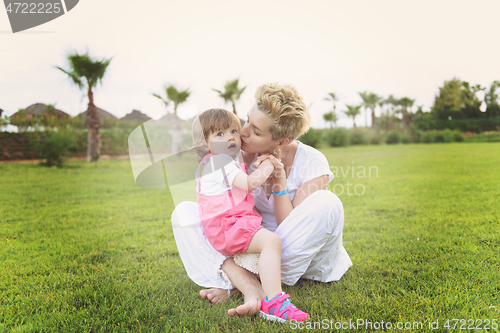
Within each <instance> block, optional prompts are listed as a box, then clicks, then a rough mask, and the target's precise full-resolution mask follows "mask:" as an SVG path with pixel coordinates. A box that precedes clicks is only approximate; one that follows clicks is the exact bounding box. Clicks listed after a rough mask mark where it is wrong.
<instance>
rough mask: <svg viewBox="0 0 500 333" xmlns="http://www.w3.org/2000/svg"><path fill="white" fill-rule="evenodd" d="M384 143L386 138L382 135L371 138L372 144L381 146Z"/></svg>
mask: <svg viewBox="0 0 500 333" xmlns="http://www.w3.org/2000/svg"><path fill="white" fill-rule="evenodd" d="M383 141H384V137H383V136H382V135H381V134H380V133H376V134H373V135H371V136H370V144H372V145H379V144H381V143H382V142H383Z"/></svg>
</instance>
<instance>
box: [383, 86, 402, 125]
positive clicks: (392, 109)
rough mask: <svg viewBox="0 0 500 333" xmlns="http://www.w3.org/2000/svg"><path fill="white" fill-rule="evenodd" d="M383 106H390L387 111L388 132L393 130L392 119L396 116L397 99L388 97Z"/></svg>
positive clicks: (391, 96)
mask: <svg viewBox="0 0 500 333" xmlns="http://www.w3.org/2000/svg"><path fill="white" fill-rule="evenodd" d="M385 104H387V105H390V107H389V108H388V109H387V111H388V113H390V114H389V131H392V130H393V129H394V122H393V117H394V115H395V114H396V106H398V105H399V99H397V98H395V97H394V96H393V95H389V97H387V99H386V100H385Z"/></svg>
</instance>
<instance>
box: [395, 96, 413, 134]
mask: <svg viewBox="0 0 500 333" xmlns="http://www.w3.org/2000/svg"><path fill="white" fill-rule="evenodd" d="M414 103H415V100H414V99H411V98H408V97H402V98H400V99H399V105H401V107H402V108H403V120H404V123H405V129H406V132H408V133H409V132H410V115H409V114H408V108H410V109H411V108H412V107H413V104H414Z"/></svg>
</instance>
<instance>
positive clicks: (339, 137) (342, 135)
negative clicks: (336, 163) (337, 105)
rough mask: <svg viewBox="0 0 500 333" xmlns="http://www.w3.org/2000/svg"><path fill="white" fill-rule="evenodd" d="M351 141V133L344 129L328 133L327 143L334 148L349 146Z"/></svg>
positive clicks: (336, 129)
mask: <svg viewBox="0 0 500 333" xmlns="http://www.w3.org/2000/svg"><path fill="white" fill-rule="evenodd" d="M349 141H350V140H349V132H348V131H347V129H345V128H343V127H340V128H335V129H332V130H329V131H328V132H326V142H328V144H329V145H330V146H332V147H344V146H348V145H349Z"/></svg>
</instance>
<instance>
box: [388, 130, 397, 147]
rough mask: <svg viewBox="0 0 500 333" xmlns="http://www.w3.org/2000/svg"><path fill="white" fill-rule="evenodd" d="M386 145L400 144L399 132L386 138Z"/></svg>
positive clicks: (392, 133)
mask: <svg viewBox="0 0 500 333" xmlns="http://www.w3.org/2000/svg"><path fill="white" fill-rule="evenodd" d="M385 143H387V144H388V145H392V144H397V143H399V134H398V133H397V132H391V133H389V134H388V135H387V137H386V138H385Z"/></svg>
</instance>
